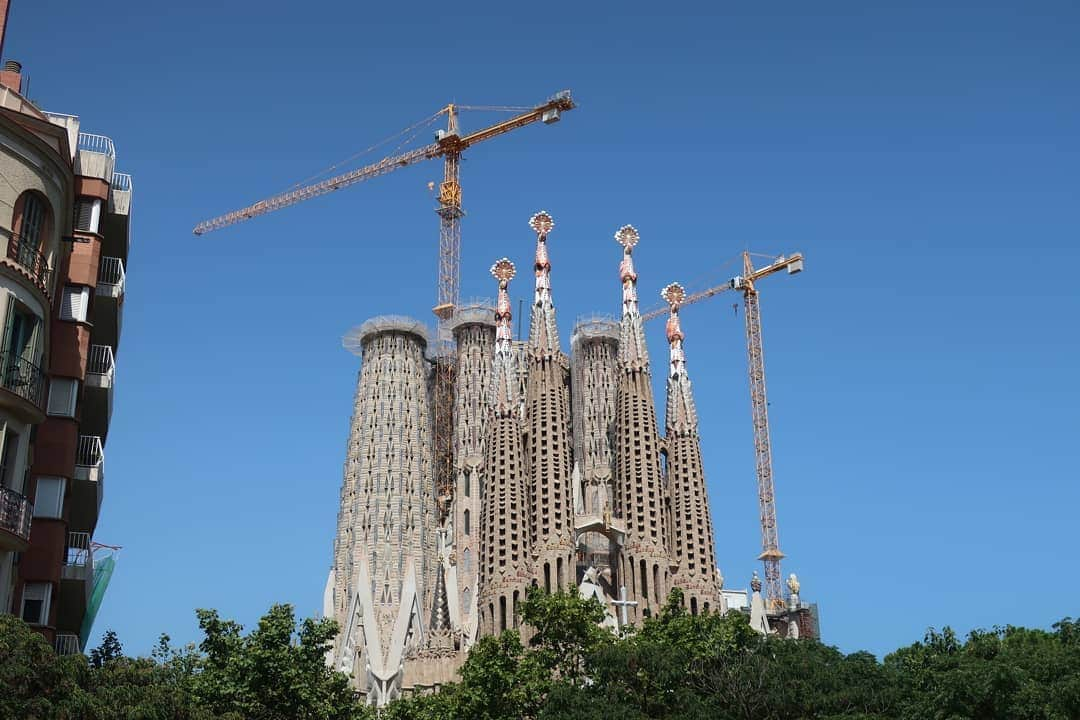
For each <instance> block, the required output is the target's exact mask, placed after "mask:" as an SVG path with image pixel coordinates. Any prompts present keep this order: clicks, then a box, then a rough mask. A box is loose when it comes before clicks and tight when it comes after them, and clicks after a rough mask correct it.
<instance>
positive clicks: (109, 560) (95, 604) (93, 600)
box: [79, 555, 116, 648]
mask: <svg viewBox="0 0 1080 720" xmlns="http://www.w3.org/2000/svg"><path fill="white" fill-rule="evenodd" d="M115 569H116V556H115V555H107V556H106V557H104V558H102V559H101V560H100V561H95V562H94V584H93V586H92V587H91V588H90V602H88V603H87V604H86V615H84V616H83V624H82V628H81V629H80V630H79V646H80V647H83V648H85V647H86V641H87V640H89V639H90V629H91V628H93V627H94V618H96V617H97V613H98V610H99V609H100V608H101V601H102V600H104V599H105V591H106V590H108V589H109V580H111V579H112V574H113V570H115Z"/></svg>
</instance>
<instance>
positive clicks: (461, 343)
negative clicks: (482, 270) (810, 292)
mask: <svg viewBox="0 0 1080 720" xmlns="http://www.w3.org/2000/svg"><path fill="white" fill-rule="evenodd" d="M494 314H495V309H494V308H492V307H490V306H487V305H476V306H471V307H464V308H461V309H459V310H458V311H457V312H456V313H455V314H454V324H453V326H452V328H451V329H452V331H453V333H454V340H455V342H456V344H457V368H456V372H455V382H456V388H455V391H454V469H455V472H456V483H457V487H456V489H455V492H454V515H453V517H454V524H453V526H452V527H451V528H450V532H449V533H448V534H449V536H450V537H451V538H452V540H453V553H452V558H453V561H454V562H453V565H452V567H451V568H450V570H449V578H450V580H449V582H448V585H449V587H450V588H451V590H450V592H449V599H450V602H449V604H450V616H451V617H452V618H456V619H457V623H456V626H457V627H460V628H461V631H462V637H463V639H464V641H465V644H466V645H471V644H472V642H473V641H474V640H475V639H476V632H477V629H478V628H479V624H478V622H477V608H478V605H477V597H478V595H477V593H478V591H479V586H478V580H479V577H480V572H479V565H480V563H479V557H480V532H481V531H480V516H481V514H482V512H483V508H482V505H481V501H480V497H481V493H482V489H483V488H484V486H485V484H486V481H487V471H486V468H487V462H486V458H485V455H486V447H487V439H488V438H487V434H488V422H489V419H490V415H491V396H492V392H493V385H492V379H493V378H492V364H493V361H494V356H495V320H494ZM455 601H456V602H455Z"/></svg>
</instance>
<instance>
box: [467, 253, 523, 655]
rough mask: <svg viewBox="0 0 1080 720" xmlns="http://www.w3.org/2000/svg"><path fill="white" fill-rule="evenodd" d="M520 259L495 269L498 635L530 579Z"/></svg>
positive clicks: (485, 556) (486, 557)
mask: <svg viewBox="0 0 1080 720" xmlns="http://www.w3.org/2000/svg"><path fill="white" fill-rule="evenodd" d="M514 273H515V269H514V264H513V263H512V262H510V261H509V260H507V259H506V258H503V259H502V260H499V261H498V262H496V263H495V265H493V266H492V268H491V274H492V275H494V276H495V278H496V279H497V280H498V281H499V296H498V299H497V300H496V303H495V357H494V369H493V373H492V375H493V385H494V392H493V395H492V407H491V418H490V420H489V421H488V439H487V456H486V458H485V462H486V463H487V476H486V481H485V485H484V488H483V490H482V495H483V511H482V513H481V518H480V525H481V532H482V534H483V536H482V540H481V545H480V590H479V595H480V610H479V616H480V632H481V633H483V634H485V635H493V634H496V633H499V632H502V631H503V630H506V629H507V628H510V627H515V626H516V625H517V604H518V603H519V602H520V601H521V600H522V599H524V597H525V590H526V588H527V587H528V584H529V570H530V563H529V530H528V505H527V494H526V487H527V482H528V473H529V470H528V465H527V464H526V461H525V453H524V448H523V447H522V441H521V435H522V433H521V431H522V417H521V392H520V386H519V383H518V377H517V358H516V355H515V351H514V347H513V315H512V312H511V307H510V294H509V290H508V288H509V285H510V280H511V279H513V277H514Z"/></svg>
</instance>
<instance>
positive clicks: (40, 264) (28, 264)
mask: <svg viewBox="0 0 1080 720" xmlns="http://www.w3.org/2000/svg"><path fill="white" fill-rule="evenodd" d="M7 256H8V257H9V258H11V259H12V260H14V261H15V262H16V263H18V264H19V265H21V266H22V267H23V269H24V270H26V272H27V273H28V274H29V275H30V277H32V278H33V279H34V282H36V283H37V286H38V289H40V290H41V291H42V292H43V293H46V294H48V292H49V281H50V280H51V279H52V268H51V267H49V261H48V258H46V257H45V256H44V255H42V254H41V251H40V250H39V249H38V246H37V244H36V243H31V242H28V241H26V240H24V239H23V238H22V236H21V235H15V234H14V233H12V235H11V237H9V238H8V246H7Z"/></svg>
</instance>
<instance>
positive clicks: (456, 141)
mask: <svg viewBox="0 0 1080 720" xmlns="http://www.w3.org/2000/svg"><path fill="white" fill-rule="evenodd" d="M574 107H576V106H575V105H574V101H573V100H572V99H571V97H570V91H569V90H563V91H562V92H559V93H556V94H555V95H553V96H552V97H550V98H548V99H547V100H546V101H545V102H543V103H541V104H539V105H536V106H535V107H472V106H466V105H456V104H454V103H451V104H449V105H447V106H446V107H444V108H442V109H441V110H439V111H438V112H437V113H435V114H434V115H432V116H431V117H429V118H427V119H426V120H423V121H421V122H420V123H417V124H416V125H413V126H412V127H411V128H407V129H406V130H405V131H403V132H402V133H401V134H404V133H405V132H409V131H411V130H415V129H416V128H418V127H421V126H423V125H427V124H428V123H430V122H431V121H432V120H434V119H435V118H437V117H439V116H440V115H446V116H447V127H446V130H439V131H438V132H437V133H436V142H435V143H434V144H431V145H425V146H423V147H420V148H416V149H414V150H409V151H407V152H405V153H402V154H399V155H393V156H390V157H386V158H383V159H382V160H379V161H378V162H376V163H373V164H371V165H367V166H364V167H362V168H358V169H356V170H351V171H349V172H346V173H342V174H340V175H335V176H334V177H331V178H327V179H326V180H321V181H319V182H315V183H310V184H307V185H304V186H302V187H296V188H294V189H291V190H288V191H286V192H283V193H279V194H277V195H274V196H272V197H269V198H266V199H264V200H260V201H258V202H256V203H253V204H251V205H248V206H246V207H243V208H240V209H238V210H234V211H232V212H229V213H226V214H224V215H220V216H218V217H215V218H211V219H209V220H206V221H204V222H201V223H199V224H198V225H196V226H195V229H194V231H193V232H194V233H195V234H196V235H203V234H205V233H208V232H211V231H213V230H218V229H221V228H223V227H227V226H229V225H233V224H236V223H239V222H244V221H245V220H249V219H251V218H253V217H257V216H259V215H265V214H266V213H269V212H273V211H275V210H280V209H282V208H286V207H289V206H290V205H295V204H297V203H299V202H302V201H304V200H309V199H311V198H314V197H318V196H320V195H326V194H327V193H331V192H334V191H335V190H340V189H342V188H345V187H348V186H350V185H354V184H356V183H359V182H362V181H364V180H369V179H371V178H374V177H378V176H380V175H385V174H387V173H390V172H393V171H394V170H398V169H400V168H403V167H407V166H409V165H413V164H416V163H418V162H420V161H422V160H431V159H434V158H437V157H442V158H443V181H442V183H440V185H439V207H438V208H437V209H436V213H438V215H439V264H438V269H437V272H436V278H437V280H436V285H437V292H436V295H437V298H436V303H435V307H434V313H435V317H436V318H437V320H436V324H437V332H436V341H435V345H436V346H435V376H434V381H435V382H434V390H433V395H434V397H433V415H434V440H435V484H436V492H437V494H438V500H439V502H438V505H439V509H440V512H441V513H445V512H446V510H447V509H448V507H449V503H450V500H451V499H452V497H453V463H454V461H453V443H452V434H453V387H454V358H453V336H452V333H451V331H450V326H451V323H452V321H453V318H454V312H455V310H456V308H457V306H458V303H459V302H460V298H461V271H460V262H461V218H462V217H464V215H465V212H464V210H462V207H461V181H460V175H459V174H460V169H461V154H462V152H463V151H464V150H465V149H466V148H469V147H471V146H473V145H475V144H477V143H480V142H483V141H485V140H490V139H492V138H495V137H498V136H499V135H503V134H505V133H508V132H510V131H512V130H517V129H518V128H521V127H525V126H526V125H531V124H532V123H534V122H537V121H540V122H543V123H544V124H545V125H551V124H552V123H555V122H558V121H559V119H560V114H561V113H562V112H564V111H567V110H573V109H574ZM460 110H499V111H506V110H508V111H514V112H515V113H516V114H515V115H514V116H513V117H511V118H509V119H507V120H504V121H502V122H499V123H495V124H493V125H490V126H488V127H485V128H482V129H480V130H477V131H475V132H472V133H469V134H467V135H464V136H463V135H462V134H461V132H460V130H459V128H458V113H459V111H460Z"/></svg>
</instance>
